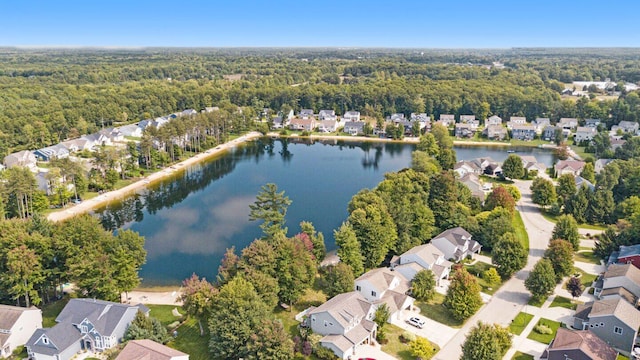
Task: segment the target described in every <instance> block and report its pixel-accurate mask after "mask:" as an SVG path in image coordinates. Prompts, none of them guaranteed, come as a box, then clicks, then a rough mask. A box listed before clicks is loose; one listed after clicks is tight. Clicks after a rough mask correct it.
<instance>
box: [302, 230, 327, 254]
mask: <svg viewBox="0 0 640 360" xmlns="http://www.w3.org/2000/svg"><path fill="white" fill-rule="evenodd" d="M300 229H301V230H302V232H303V233H305V234H307V235H308V236H309V239H310V240H311V243H312V244H313V257H314V258H315V260H316V262H317V263H318V264H320V263H321V262H322V260H324V257H325V256H326V255H327V247H326V245H325V244H324V235H323V234H322V233H321V232H316V228H315V227H313V224H312V223H311V222H309V221H303V222H301V223H300Z"/></svg>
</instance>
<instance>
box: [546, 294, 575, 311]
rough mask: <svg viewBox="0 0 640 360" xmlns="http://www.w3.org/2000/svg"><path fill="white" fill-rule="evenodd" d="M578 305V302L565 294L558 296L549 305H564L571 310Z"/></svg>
mask: <svg viewBox="0 0 640 360" xmlns="http://www.w3.org/2000/svg"><path fill="white" fill-rule="evenodd" d="M577 306H578V303H577V302H575V301H573V300H571V299H569V298H566V297H563V296H556V297H555V298H553V301H552V302H551V305H549V307H563V308H565V309H569V310H575V309H576V307H577Z"/></svg>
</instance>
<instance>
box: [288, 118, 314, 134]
mask: <svg viewBox="0 0 640 360" xmlns="http://www.w3.org/2000/svg"><path fill="white" fill-rule="evenodd" d="M316 126H317V122H316V119H314V118H313V117H310V118H307V119H299V118H295V119H292V120H291V121H290V122H289V128H290V129H291V130H304V131H313V130H315V128H316Z"/></svg>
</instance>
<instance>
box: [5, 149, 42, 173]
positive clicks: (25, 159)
mask: <svg viewBox="0 0 640 360" xmlns="http://www.w3.org/2000/svg"><path fill="white" fill-rule="evenodd" d="M37 161H38V159H37V158H36V156H35V155H34V154H33V153H32V152H31V151H27V150H24V151H18V152H15V153H13V154H9V155H7V156H5V157H4V160H3V163H4V166H6V167H7V169H8V168H12V167H15V166H21V167H26V168H30V169H35V168H36V162H37Z"/></svg>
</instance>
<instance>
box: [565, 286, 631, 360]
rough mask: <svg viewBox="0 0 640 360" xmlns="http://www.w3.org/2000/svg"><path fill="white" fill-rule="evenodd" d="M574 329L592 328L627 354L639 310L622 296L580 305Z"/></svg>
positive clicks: (596, 333)
mask: <svg viewBox="0 0 640 360" xmlns="http://www.w3.org/2000/svg"><path fill="white" fill-rule="evenodd" d="M573 328H574V329H578V330H591V331H592V332H593V333H594V334H595V335H596V336H598V337H599V338H600V339H602V340H604V341H605V342H606V343H608V344H609V345H610V346H611V347H613V348H614V349H616V350H618V351H619V352H620V353H622V354H624V355H626V356H629V354H630V353H631V351H632V347H633V345H634V344H635V343H636V337H637V332H638V328H640V311H638V310H637V309H636V308H635V307H634V306H633V305H631V304H630V303H629V302H627V301H626V300H624V299H623V298H621V297H614V298H611V299H603V300H597V301H594V302H589V303H586V304H580V305H578V307H577V308H576V312H575V314H574V324H573Z"/></svg>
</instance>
